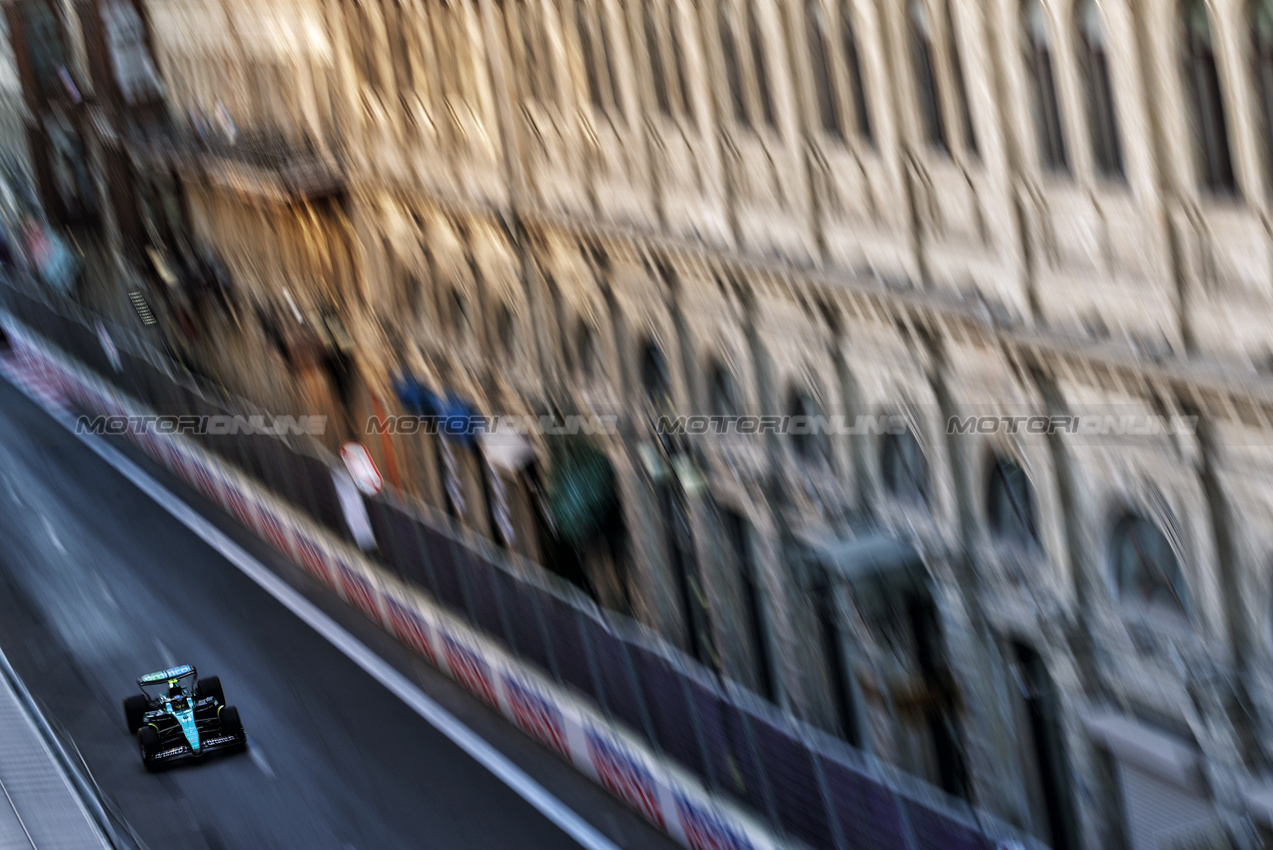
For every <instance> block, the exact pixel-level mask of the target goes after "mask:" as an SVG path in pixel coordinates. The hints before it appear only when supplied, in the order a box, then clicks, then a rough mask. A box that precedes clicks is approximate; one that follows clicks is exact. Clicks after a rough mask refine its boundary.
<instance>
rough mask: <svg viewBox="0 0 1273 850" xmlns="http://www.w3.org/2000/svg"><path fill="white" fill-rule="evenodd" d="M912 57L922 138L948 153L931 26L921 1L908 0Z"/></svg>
mask: <svg viewBox="0 0 1273 850" xmlns="http://www.w3.org/2000/svg"><path fill="white" fill-rule="evenodd" d="M910 36H911V58H912V61H914V63H915V94H916V96H917V97H918V98H919V111H920V118H921V119H922V120H923V122H924V137H925V138H926V139H927V141H928V143H929V144H930V145H932V146H933V147H934V148H936V149H937V150H939V151H949V150H950V146H949V145H948V144H947V143H946V122H945V120H944V119H943V118H942V112H941V100H940V97H939V95H938V93H937V71H936V69H935V68H934V67H933V25H932V20H931V19H930V18H929V15H928V7H927V5H926V4H925V3H924V0H911V5H910Z"/></svg>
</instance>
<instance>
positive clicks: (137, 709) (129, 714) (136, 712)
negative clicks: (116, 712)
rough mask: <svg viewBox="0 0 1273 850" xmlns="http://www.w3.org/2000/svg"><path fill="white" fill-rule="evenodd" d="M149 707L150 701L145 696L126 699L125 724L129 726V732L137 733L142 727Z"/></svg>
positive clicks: (138, 695) (139, 695) (140, 695)
mask: <svg viewBox="0 0 1273 850" xmlns="http://www.w3.org/2000/svg"><path fill="white" fill-rule="evenodd" d="M149 707H150V701H149V700H148V699H146V697H145V695H143V694H137V695H136V696H131V697H125V698H124V723H126V724H127V725H128V731H129V732H136V731H137V730H138V729H140V728H141V727H142V724H143V723H145V722H146V709H147V708H149Z"/></svg>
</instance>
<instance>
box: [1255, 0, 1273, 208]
mask: <svg viewBox="0 0 1273 850" xmlns="http://www.w3.org/2000/svg"><path fill="white" fill-rule="evenodd" d="M1251 74H1252V76H1253V77H1254V78H1255V92H1256V98H1257V100H1258V101H1259V110H1260V130H1261V138H1260V141H1261V142H1262V143H1263V150H1262V151H1261V153H1262V155H1263V159H1264V181H1265V186H1264V190H1265V192H1266V193H1268V194H1273V0H1254V2H1252V3H1251Z"/></svg>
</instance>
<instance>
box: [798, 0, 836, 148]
mask: <svg viewBox="0 0 1273 850" xmlns="http://www.w3.org/2000/svg"><path fill="white" fill-rule="evenodd" d="M805 17H806V18H807V20H808V25H809V61H810V62H811V63H813V87H814V89H815V91H814V94H815V95H816V96H817V98H818V117H819V118H820V119H821V121H822V130H823V132H825V133H826V134H827V135H829V136H831V137H833V138H836V139H843V138H844V130H843V128H842V127H841V125H840V99H839V98H838V97H837V96H836V91H835V69H834V67H833V66H832V64H831V50H830V43H829V41H830V39H829V38H828V37H827V21H826V15H825V13H824V11H823V9H822V0H809V2H808V3H807V4H806V7H805Z"/></svg>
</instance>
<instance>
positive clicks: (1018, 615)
mask: <svg viewBox="0 0 1273 850" xmlns="http://www.w3.org/2000/svg"><path fill="white" fill-rule="evenodd" d="M143 6H144V9H145V17H146V20H147V25H148V27H149V31H150V36H151V38H150V40H151V43H152V45H153V50H154V54H155V61H156V64H157V67H158V68H159V71H160V74H161V76H162V78H163V81H164V86H165V92H166V97H167V101H168V106H169V109H170V111H171V113H172V116H173V121H174V123H175V124H177V125H180V126H183V127H184V126H186V125H187V124H190V125H194V126H197V127H200V128H202V129H200V132H203V133H205V134H207V133H211V134H213V135H218V134H219V135H220V136H221V137H222V138H223V141H224V142H226V143H225V144H221V146H220V147H219V148H217V151H219V152H217V151H214V152H212V153H210V152H209V150H210V148H209V146H208V143H207V142H206V141H205V143H204V145H203V147H201V148H200V149H199V152H198V155H197V156H196V157H195V158H196V159H198V161H199V165H198V167H188V168H176V167H175V166H174V172H175V173H176V174H177V178H178V180H179V182H180V183H181V186H182V193H181V194H182V197H183V202H184V205H185V214H186V216H187V217H188V220H189V226H190V228H191V233H192V239H193V240H194V241H196V242H198V243H199V244H201V245H204V246H207V247H209V248H211V249H214V250H215V251H216V252H218V253H219V254H220V255H221V256H222V257H223V258H224V261H225V264H226V265H227V266H228V268H229V272H230V276H231V277H232V278H233V280H234V282H235V291H236V298H237V301H236V303H235V306H234V311H233V312H234V320H233V321H227V322H225V323H223V325H221V326H217V327H216V328H215V329H214V330H215V335H214V337H213V338H214V339H215V340H216V346H215V347H216V348H217V349H218V350H219V351H220V352H223V353H225V354H227V356H226V357H223V358H222V360H223V362H222V364H221V368H223V369H226V370H233V369H234V368H235V364H236V363H237V364H238V366H239V368H240V371H241V372H242V373H243V374H240V376H239V378H238V381H239V386H241V387H244V388H246V390H247V391H249V392H250V393H251V394H254V395H255V396H257V400H258V401H262V402H264V403H266V404H267V405H273V406H275V407H279V406H287V405H300V406H305V405H311V406H312V405H314V404H328V405H335V406H337V407H341V408H342V409H345V410H352V411H354V413H352V414H349V415H345V414H343V413H342V416H343V417H344V418H343V419H342V422H343V424H342V426H341V428H342V429H343V430H342V431H341V433H340V434H338V435H336V436H338V437H339V438H341V439H343V438H346V437H351V436H359V437H360V438H362V439H366V441H367V442H368V445H369V447H370V448H371V450H372V451H373V453H375V454H376V456H377V460H378V461H379V462H380V463H382V464H383V465H384V466H386V467H387V468H388V470H389V476H390V477H391V478H393V479H395V480H397V481H398V482H399V483H400V484H401V485H402V486H403V487H404V488H406V489H408V490H410V491H412V492H414V493H415V494H416V495H418V496H420V497H421V498H423V499H425V500H426V501H428V502H430V503H432V504H435V505H438V506H449V508H450V509H451V510H452V511H453V512H454V513H456V514H457V515H458V516H459V517H460V518H461V519H462V520H463V521H465V522H467V523H469V524H470V525H472V526H474V527H475V528H477V529H478V530H480V531H482V532H484V533H488V534H491V535H492V536H496V535H497V531H498V530H497V528H496V527H495V526H496V523H495V522H494V520H493V519H492V515H491V512H490V511H488V510H485V509H484V506H485V505H487V504H488V503H489V498H488V497H486V496H484V495H483V494H484V493H487V492H488V491H489V481H488V480H487V479H486V478H485V477H486V476H489V475H501V476H505V477H506V479H507V480H506V481H504V483H505V485H506V486H507V488H508V490H509V492H510V493H511V496H510V500H511V508H510V509H511V511H512V513H513V515H514V517H515V521H514V523H513V525H514V526H515V527H516V528H518V529H519V530H518V532H517V533H515V534H511V535H508V534H503V533H502V532H501V533H500V534H501V536H503V537H504V540H505V542H506V543H508V542H511V543H512V546H513V548H515V549H517V550H518V551H520V552H521V553H522V554H525V555H527V556H529V557H531V558H533V559H537V560H544V561H546V562H548V563H549V566H550V567H552V566H553V565H554V561H555V558H554V557H550V556H551V555H552V553H551V552H549V551H546V550H545V549H544V545H543V542H542V539H541V537H542V536H541V535H536V534H534V533H532V532H531V531H530V529H531V528H532V526H533V525H534V523H533V517H534V515H535V513H536V509H535V507H534V506H535V503H536V498H535V493H536V492H537V489H538V488H537V485H536V484H535V483H534V481H533V480H530V479H528V477H527V476H526V475H525V474H520V473H519V470H518V469H513V470H505V471H502V472H501V471H496V470H494V469H487V468H485V467H486V466H487V465H486V464H485V463H484V462H483V460H482V458H481V455H480V454H478V453H463V454H462V456H461V457H459V458H458V460H457V461H456V463H457V464H458V465H459V468H460V470H461V473H460V475H459V479H460V486H459V490H460V492H461V494H462V496H461V498H458V499H457V498H455V497H453V496H451V495H448V494H447V486H446V479H447V476H446V475H445V474H443V469H444V467H445V466H446V465H447V464H446V463H445V462H444V459H443V455H442V454H441V452H440V451H439V450H438V448H437V446H436V445H434V443H435V442H436V441H434V440H432V438H423V437H396V438H384V439H381V438H379V437H374V436H366V435H361V436H360V434H361V432H360V429H359V423H360V422H362V421H364V419H365V417H366V415H368V414H369V413H375V412H377V411H385V412H399V411H400V408H399V407H398V404H397V402H396V401H395V393H394V386H395V383H396V382H398V381H400V379H401V378H402V377H403V376H404V375H406V374H411V375H414V376H416V377H417V378H418V379H420V380H421V381H422V382H423V383H425V384H427V385H429V386H431V387H433V388H434V389H435V390H437V391H439V392H442V391H451V392H453V393H454V394H456V395H458V396H461V397H463V398H466V399H468V400H469V401H470V402H471V403H472V404H473V405H474V406H475V407H476V408H477V409H479V410H481V411H483V412H486V413H499V414H523V413H525V414H537V413H539V412H542V411H545V410H553V409H556V410H562V411H567V412H584V413H597V414H600V415H613V416H615V417H617V424H618V428H617V432H616V433H614V434H611V435H609V436H600V437H597V438H596V440H595V443H596V446H597V447H598V448H599V449H600V450H601V451H602V452H603V453H604V455H605V456H606V458H607V459H608V462H609V464H610V465H611V468H612V470H613V473H614V480H615V484H616V491H617V500H618V504H619V505H621V513H622V526H623V528H624V529H626V533H625V534H624V537H623V540H624V543H623V545H622V546H620V547H610V548H607V547H605V546H593V547H591V548H587V549H586V551H585V552H584V554H583V557H582V559H581V560H582V566H581V569H582V570H583V573H584V575H585V577H586V580H587V582H588V583H589V584H590V585H591V587H592V588H593V589H594V592H595V593H596V594H597V596H598V597H599V598H600V599H601V601H603V602H604V603H605V604H608V605H611V606H612V607H618V608H622V609H625V610H628V611H630V612H631V613H632V614H633V615H634V616H635V617H636V618H637V619H638V620H640V621H642V622H644V623H645V624H647V625H649V626H650V627H652V628H654V629H656V630H658V631H659V632H660V633H662V634H663V635H664V636H666V637H667V638H668V639H669V640H671V641H673V642H674V643H677V644H678V645H680V646H681V647H683V648H685V649H686V650H687V651H690V652H692V653H694V654H695V655H696V656H697V657H699V658H700V660H703V661H704V662H705V663H709V664H713V665H718V666H719V668H720V669H721V670H722V671H723V672H724V673H726V674H727V675H729V676H730V677H732V678H734V679H736V680H737V681H739V682H741V683H742V684H743V685H745V686H747V687H749V688H751V689H753V690H756V691H757V692H759V693H761V694H763V695H764V696H766V697H767V698H768V699H771V700H773V701H774V702H776V703H777V704H779V705H781V706H782V707H784V708H785V709H787V710H790V711H791V712H793V713H795V714H796V715H798V716H800V717H802V718H805V719H807V720H809V721H810V722H812V723H815V724H817V725H819V726H822V727H823V728H826V729H828V730H829V731H832V732H834V733H836V734H839V735H841V736H843V737H845V738H847V739H848V740H850V741H851V742H852V743H854V744H855V745H857V746H861V747H864V748H867V749H869V750H872V751H874V752H876V753H878V754H880V755H881V756H882V757H884V758H885V759H887V760H889V761H892V762H894V763H895V764H898V765H899V766H901V767H902V768H904V769H905V770H908V771H910V772H913V773H916V774H918V775H920V776H921V777H923V778H926V779H928V780H929V781H931V782H933V783H935V784H938V785H941V786H942V787H944V788H945V789H946V790H947V791H949V792H951V793H954V794H958V795H962V796H965V797H968V798H971V799H973V800H975V801H976V802H977V804H978V805H981V806H984V807H986V808H989V809H991V810H993V811H995V812H996V813H998V814H1000V815H1002V816H1003V817H1005V818H1007V819H1009V820H1011V821H1013V822H1015V823H1017V824H1020V825H1021V826H1023V827H1024V828H1026V829H1028V830H1030V831H1032V832H1033V833H1035V834H1036V835H1038V836H1039V837H1040V838H1041V839H1042V840H1043V841H1045V842H1048V843H1050V844H1052V845H1053V846H1057V847H1120V846H1121V847H1129V848H1142V847H1145V848H1148V847H1185V846H1190V847H1193V846H1207V847H1210V846H1230V844H1233V845H1235V846H1249V845H1244V844H1243V842H1248V843H1249V842H1258V841H1259V838H1260V836H1267V835H1270V834H1273V773H1271V771H1273V675H1270V672H1269V671H1270V664H1271V663H1273V580H1270V564H1273V439H1271V438H1273V377H1271V376H1270V369H1271V368H1273V337H1271V335H1270V330H1269V327H1270V325H1269V323H1270V321H1271V320H1273V233H1271V231H1270V217H1269V216H1270V208H1269V198H1270V197H1273V191H1271V189H1273V2H1270V0H1252V2H1239V0H1210V2H1208V0H1024V2H1023V1H1022V0H254V2H252V3H246V2H243V0H148V2H145V3H144V4H143ZM241 140H248V141H250V142H251V143H250V144H247V143H244V142H243V141H241ZM231 142H232V144H231ZM138 146H139V148H145V149H146V150H150V149H151V148H150V147H147V145H146V143H145V140H142V141H141V142H139V145H138ZM212 147H216V145H215V144H214V145H212ZM263 147H264V148H268V150H266V151H265V152H264V153H262V152H261V151H262V148H263ZM214 153H215V156H214V155H213V154H214ZM183 162H184V160H183ZM167 165H172V163H167ZM165 167H167V166H165ZM280 328H281V330H280ZM280 337H281V338H283V339H284V342H283V344H277V343H271V341H270V340H272V339H277V338H280ZM306 339H308V341H309V344H308V345H306V344H304V342H305V340H306ZM324 347H326V348H327V349H336V350H339V351H340V352H341V356H340V357H339V358H337V359H340V360H341V362H342V364H343V365H342V366H341V367H340V369H341V370H342V371H341V374H343V375H344V376H345V377H343V378H341V377H333V375H332V369H330V368H319V366H317V365H315V364H318V363H320V362H321V363H330V362H331V361H332V359H333V358H332V356H331V355H324V354H322V351H323V350H324ZM306 352H309V353H308V354H306ZM206 354H207V356H208V357H214V356H215V355H216V352H206ZM263 364H264V365H263ZM245 365H246V366H247V367H248V368H246V369H244V368H242V367H244V366H245ZM292 376H295V377H296V378H297V379H296V380H293V379H292ZM690 413H709V414H714V415H721V416H732V415H736V414H762V415H779V416H785V415H815V416H816V415H821V414H825V415H827V416H831V417H834V416H843V417H845V419H846V421H848V422H851V423H852V422H859V421H862V420H859V418H858V417H889V416H891V417H895V418H894V419H891V420H889V421H890V422H893V423H895V424H896V423H898V422H901V423H904V426H903V427H892V426H883V427H870V426H868V427H865V428H862V429H857V431H856V432H855V433H844V432H837V433H834V434H827V435H818V434H814V435H803V434H775V433H755V434H750V435H743V436H738V437H734V438H731V439H711V438H705V437H694V436H688V437H687V438H686V439H685V440H684V441H683V442H684V445H683V446H671V447H669V446H668V445H666V442H667V441H660V440H659V438H658V435H657V434H656V433H655V429H654V427H653V424H654V422H655V421H656V419H657V417H658V415H660V414H669V415H677V414H690ZM1080 415H1086V416H1089V417H1092V416H1095V417H1112V418H1113V419H1114V420H1116V421H1118V422H1128V421H1132V422H1136V423H1141V422H1163V421H1167V422H1194V421H1196V423H1197V427H1196V428H1193V427H1180V428H1176V427H1169V428H1166V429H1157V430H1155V429H1153V428H1150V429H1142V431H1143V432H1142V433H1121V434H1120V433H1095V432H1088V431H1081V432H1071V430H1069V429H1067V428H1066V427H1055V426H1053V427H1046V426H1043V425H1040V427H1037V428H1036V427H1034V425H1036V424H1039V423H1040V422H1041V420H1038V419H1035V420H1029V421H1027V420H1021V422H1023V423H1026V424H1021V425H1019V426H1018V427H1015V428H1013V427H1009V426H1003V425H1000V426H993V423H992V420H989V419H987V420H978V421H979V422H980V421H985V422H986V423H988V424H987V426H986V427H981V425H977V426H976V427H972V428H968V427H964V426H961V427H960V428H956V429H952V428H951V427H950V423H951V422H952V421H954V422H960V423H963V422H967V421H968V417H1004V416H1010V417H1027V416H1033V417H1048V418H1049V419H1048V420H1047V421H1049V422H1053V421H1060V422H1066V421H1071V422H1072V421H1074V420H1066V419H1063V418H1061V419H1052V418H1053V417H1074V416H1080ZM1155 417H1157V418H1155ZM870 421H875V422H879V421H880V420H870ZM1084 421H1085V422H1086V421H1089V420H1084ZM1030 423H1033V424H1030ZM1113 430H1114V431H1115V432H1117V431H1118V430H1119V429H1118V428H1115V429H1113ZM1123 430H1126V429H1125V428H1124V429H1123ZM1131 430H1132V431H1133V432H1135V431H1137V426H1133V427H1132V429H1131ZM537 448H539V449H540V454H541V463H542V465H543V467H544V469H545V470H546V472H545V474H546V475H551V463H550V456H549V454H548V450H547V448H546V446H544V445H539V444H537ZM484 481H485V482H486V483H483V482H484ZM465 496H466V497H465ZM509 538H511V540H510V539H509ZM912 552H913V553H914V554H915V555H916V557H917V559H918V562H919V563H921V564H922V566H921V567H919V568H917V567H915V565H914V564H915V562H916V559H915V558H912V557H911V555H910V554H908V553H912ZM1221 836H1224V837H1221ZM1191 841H1192V842H1195V843H1189V842H1191ZM1207 842H1211V843H1207ZM1254 846H1258V845H1254Z"/></svg>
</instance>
